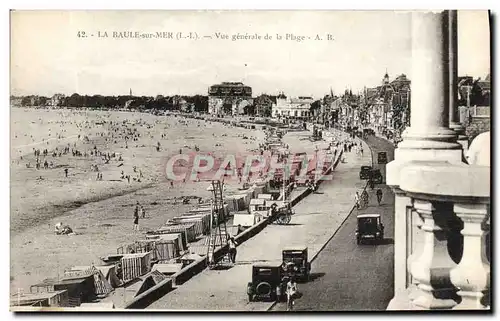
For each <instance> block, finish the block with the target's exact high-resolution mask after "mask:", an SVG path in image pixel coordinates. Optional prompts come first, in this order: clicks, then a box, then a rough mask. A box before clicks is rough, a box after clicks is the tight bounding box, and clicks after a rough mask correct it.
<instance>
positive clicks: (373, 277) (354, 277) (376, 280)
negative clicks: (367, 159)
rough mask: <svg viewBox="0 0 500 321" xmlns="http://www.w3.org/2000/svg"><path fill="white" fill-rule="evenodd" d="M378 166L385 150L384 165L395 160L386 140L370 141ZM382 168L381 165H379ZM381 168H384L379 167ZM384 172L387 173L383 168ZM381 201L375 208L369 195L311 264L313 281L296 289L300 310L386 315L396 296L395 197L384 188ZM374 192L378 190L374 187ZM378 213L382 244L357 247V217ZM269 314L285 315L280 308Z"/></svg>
mask: <svg viewBox="0 0 500 321" xmlns="http://www.w3.org/2000/svg"><path fill="white" fill-rule="evenodd" d="M367 142H368V144H369V145H370V146H371V148H372V151H373V154H374V155H373V159H374V161H375V162H376V160H377V158H376V156H377V155H376V152H377V151H381V150H384V151H387V152H388V153H387V158H388V161H391V160H393V158H394V147H393V146H392V145H390V144H389V143H388V142H387V141H385V140H383V139H380V138H377V137H370V138H368V141H367ZM375 167H378V168H381V167H385V165H377V164H375ZM381 169H382V168H381ZM382 172H383V173H385V169H382ZM379 186H380V187H381V188H382V190H383V192H384V197H383V201H382V206H378V205H376V203H377V202H376V197H375V195H374V192H371V191H369V194H370V206H369V207H368V208H366V209H364V210H361V211H357V210H354V211H353V212H352V214H351V215H349V217H348V218H347V220H346V221H345V222H344V224H343V225H342V226H341V227H340V229H339V230H338V231H337V233H336V234H335V236H334V237H333V238H332V240H331V241H330V242H328V244H327V245H326V247H325V248H324V249H323V250H322V251H321V252H320V253H319V255H318V257H317V258H316V260H315V261H314V262H313V263H312V271H311V273H312V278H313V280H312V281H310V282H309V283H306V284H299V291H300V292H302V293H303V297H302V298H300V299H299V300H297V301H296V304H295V310H298V311H341V310H385V309H386V307H387V305H388V304H389V301H390V300H391V299H392V297H393V294H394V281H393V280H394V278H393V271H394V245H393V242H394V241H393V237H394V220H393V217H394V195H393V194H392V192H391V191H390V189H389V188H388V187H387V186H386V185H379ZM376 188H377V187H376ZM358 213H359V214H361V213H380V214H382V222H383V223H384V225H385V240H384V243H383V244H381V245H357V244H356V239H355V236H354V232H355V230H356V225H357V224H356V223H357V222H356V215H357V214H358ZM273 310H276V311H283V310H285V305H284V304H279V305H276V306H275V307H274V308H273Z"/></svg>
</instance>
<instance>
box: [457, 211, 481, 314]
mask: <svg viewBox="0 0 500 321" xmlns="http://www.w3.org/2000/svg"><path fill="white" fill-rule="evenodd" d="M454 211H455V213H456V214H457V216H458V217H459V218H460V219H461V220H462V221H463V222H464V228H463V230H462V232H461V233H462V235H463V236H464V250H463V254H462V258H461V260H460V263H459V264H458V266H457V267H456V268H454V269H453V270H452V271H451V273H450V274H451V281H452V282H453V284H454V285H455V286H456V287H457V288H458V289H459V291H458V293H457V294H458V295H459V296H461V297H462V301H461V302H460V304H459V305H457V306H456V307H454V309H468V310H470V309H476V310H477V309H484V308H485V306H487V305H489V302H484V301H483V299H484V292H486V291H487V290H489V288H490V264H489V261H488V258H487V255H486V240H485V237H484V236H485V234H486V233H485V232H488V230H487V228H488V225H487V224H486V223H487V221H488V220H489V216H488V215H487V205H485V204H460V203H457V204H455V206H454ZM485 301H488V300H485Z"/></svg>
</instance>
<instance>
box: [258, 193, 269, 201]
mask: <svg viewBox="0 0 500 321" xmlns="http://www.w3.org/2000/svg"><path fill="white" fill-rule="evenodd" d="M257 198H260V199H263V200H272V199H273V196H272V195H271V194H259V195H257Z"/></svg>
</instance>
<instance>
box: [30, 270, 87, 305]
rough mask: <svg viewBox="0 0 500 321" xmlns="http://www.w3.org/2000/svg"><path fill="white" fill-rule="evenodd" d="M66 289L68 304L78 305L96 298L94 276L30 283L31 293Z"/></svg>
mask: <svg viewBox="0 0 500 321" xmlns="http://www.w3.org/2000/svg"><path fill="white" fill-rule="evenodd" d="M62 290H66V291H67V292H68V306H70V307H71V306H79V305H80V304H81V303H82V302H91V301H93V300H94V299H95V298H96V294H95V292H96V289H95V285H94V276H93V275H88V276H83V277H79V278H74V279H62V280H56V279H46V280H44V281H43V282H42V283H38V284H35V285H32V286H31V287H30V292H31V293H44V292H55V291H62Z"/></svg>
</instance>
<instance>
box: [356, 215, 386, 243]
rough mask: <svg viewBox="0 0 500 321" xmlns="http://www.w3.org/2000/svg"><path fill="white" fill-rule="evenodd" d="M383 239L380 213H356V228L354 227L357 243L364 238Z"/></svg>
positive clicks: (371, 239)
mask: <svg viewBox="0 0 500 321" xmlns="http://www.w3.org/2000/svg"><path fill="white" fill-rule="evenodd" d="M383 239H384V224H382V221H381V218H380V214H360V215H358V228H357V229H356V242H357V244H360V243H362V242H363V241H365V240H370V241H381V240H383Z"/></svg>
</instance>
